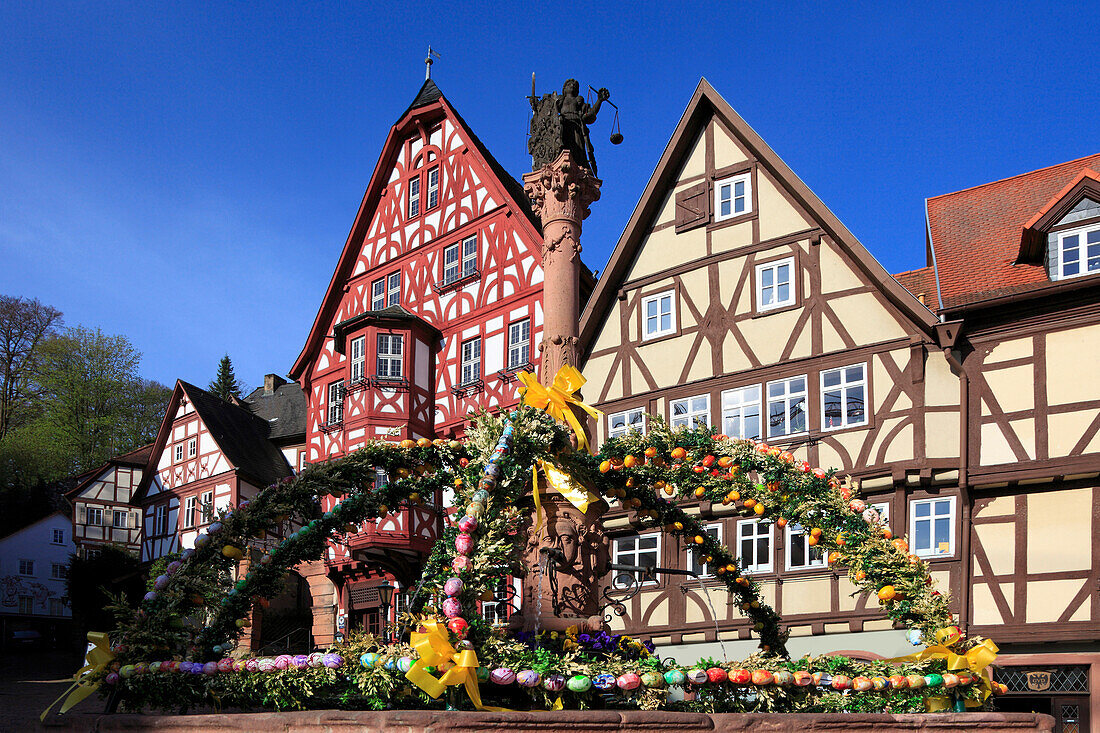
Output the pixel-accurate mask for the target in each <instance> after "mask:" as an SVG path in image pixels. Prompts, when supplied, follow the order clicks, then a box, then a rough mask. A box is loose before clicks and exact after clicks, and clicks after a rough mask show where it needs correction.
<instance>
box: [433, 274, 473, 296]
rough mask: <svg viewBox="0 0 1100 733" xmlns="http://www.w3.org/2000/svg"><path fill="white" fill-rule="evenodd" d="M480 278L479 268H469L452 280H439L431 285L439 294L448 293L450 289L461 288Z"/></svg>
mask: <svg viewBox="0 0 1100 733" xmlns="http://www.w3.org/2000/svg"><path fill="white" fill-rule="evenodd" d="M480 279H481V271H480V270H476V269H475V270H470V271H469V272H467V273H464V274H462V275H461V276H459V277H457V278H455V279H454V280H450V281H447V280H440V281H439V282H437V283H436V284H435V285H432V290H434V291H435V292H436V293H438V294H439V295H442V294H443V293H449V292H451V291H452V290H461V289H462V288H463V287H465V286H466V285H468V284H470V283H472V282H475V281H477V280H480Z"/></svg>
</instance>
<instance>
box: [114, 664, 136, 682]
mask: <svg viewBox="0 0 1100 733" xmlns="http://www.w3.org/2000/svg"><path fill="white" fill-rule="evenodd" d="M118 673H119V675H121V676H122V679H124V680H128V679H130V678H131V677H133V676H134V665H132V664H126V665H123V667H122V669H120V670H119V671H118Z"/></svg>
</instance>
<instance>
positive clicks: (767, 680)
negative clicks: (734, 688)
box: [752, 669, 775, 687]
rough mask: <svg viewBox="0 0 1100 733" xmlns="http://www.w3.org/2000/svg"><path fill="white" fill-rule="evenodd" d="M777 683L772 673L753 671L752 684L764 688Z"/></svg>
mask: <svg viewBox="0 0 1100 733" xmlns="http://www.w3.org/2000/svg"><path fill="white" fill-rule="evenodd" d="M774 681H775V678H774V677H773V676H772V673H771V672H770V671H768V670H766V669H754V670H753V671H752V683H753V684H754V685H756V686H757V687H763V686H764V685H770V684H771V683H772V682H774Z"/></svg>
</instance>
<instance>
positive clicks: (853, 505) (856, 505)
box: [848, 499, 867, 514]
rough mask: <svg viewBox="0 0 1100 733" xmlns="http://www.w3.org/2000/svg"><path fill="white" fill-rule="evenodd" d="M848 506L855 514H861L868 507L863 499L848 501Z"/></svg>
mask: <svg viewBox="0 0 1100 733" xmlns="http://www.w3.org/2000/svg"><path fill="white" fill-rule="evenodd" d="M848 508H849V509H851V510H852V513H854V514H861V513H862V512H863V510H864V509H866V508H867V505H866V504H865V503H864V502H863V500H862V499H852V500H851V501H850V502H848Z"/></svg>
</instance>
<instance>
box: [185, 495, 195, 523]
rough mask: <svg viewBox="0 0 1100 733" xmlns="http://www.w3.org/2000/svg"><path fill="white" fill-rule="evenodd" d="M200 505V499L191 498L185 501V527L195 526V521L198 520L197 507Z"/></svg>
mask: <svg viewBox="0 0 1100 733" xmlns="http://www.w3.org/2000/svg"><path fill="white" fill-rule="evenodd" d="M198 505H199V497H197V496H189V497H187V498H186V499H184V500H183V527H184V529H186V528H188V527H194V526H195V520H196V518H197V511H196V509H197V507H198Z"/></svg>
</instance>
